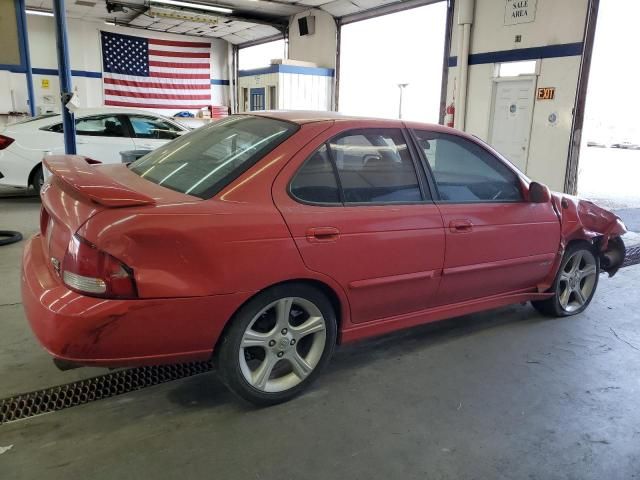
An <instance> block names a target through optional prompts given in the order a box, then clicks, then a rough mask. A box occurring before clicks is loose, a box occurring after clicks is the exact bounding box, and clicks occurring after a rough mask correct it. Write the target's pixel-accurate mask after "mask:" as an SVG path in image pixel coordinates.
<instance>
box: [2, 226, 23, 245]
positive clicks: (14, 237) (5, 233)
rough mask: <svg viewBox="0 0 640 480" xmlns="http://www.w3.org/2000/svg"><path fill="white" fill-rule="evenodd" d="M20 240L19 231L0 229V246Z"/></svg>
mask: <svg viewBox="0 0 640 480" xmlns="http://www.w3.org/2000/svg"><path fill="white" fill-rule="evenodd" d="M20 240H22V234H21V233H20V232H11V231H9V230H0V247H1V246H3V245H11V244H12V243H17V242H19V241H20Z"/></svg>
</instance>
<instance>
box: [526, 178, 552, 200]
mask: <svg viewBox="0 0 640 480" xmlns="http://www.w3.org/2000/svg"><path fill="white" fill-rule="evenodd" d="M529 201H531V202H532V203H549V202H550V201H551V191H550V190H549V187H547V186H546V185H543V184H541V183H538V182H531V183H530V184H529Z"/></svg>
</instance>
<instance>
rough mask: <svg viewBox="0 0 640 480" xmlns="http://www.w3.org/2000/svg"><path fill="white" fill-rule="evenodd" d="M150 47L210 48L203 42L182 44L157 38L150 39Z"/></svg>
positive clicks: (209, 45)
mask: <svg viewBox="0 0 640 480" xmlns="http://www.w3.org/2000/svg"><path fill="white" fill-rule="evenodd" d="M149 44H150V45H168V46H170V47H193V48H211V44H210V43H205V42H183V41H176V40H161V39H159V38H150V39H149Z"/></svg>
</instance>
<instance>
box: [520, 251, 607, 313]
mask: <svg viewBox="0 0 640 480" xmlns="http://www.w3.org/2000/svg"><path fill="white" fill-rule="evenodd" d="M599 274H600V262H599V260H598V257H597V256H596V254H595V253H594V251H593V248H592V247H591V245H589V244H587V243H578V244H573V245H570V246H569V248H567V251H566V252H565V254H564V257H563V259H562V262H561V263H560V269H559V270H558V274H557V275H556V279H555V281H554V283H553V287H552V291H553V292H554V293H555V295H554V296H553V297H551V298H548V299H546V300H541V301H535V302H531V304H532V305H533V306H534V307H535V308H536V310H538V311H539V312H541V313H543V314H544V315H548V316H552V317H567V316H569V315H576V314H578V313H580V312H583V311H584V310H585V309H586V308H587V307H588V306H589V303H591V300H592V299H593V295H594V294H595V293H596V288H597V286H598V277H599Z"/></svg>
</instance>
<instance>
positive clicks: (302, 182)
mask: <svg viewBox="0 0 640 480" xmlns="http://www.w3.org/2000/svg"><path fill="white" fill-rule="evenodd" d="M291 193H292V194H293V196H294V197H296V198H297V199H299V200H302V201H303V202H311V203H339V202H340V194H339V191H338V183H337V182H336V177H335V173H334V171H333V166H332V165H331V160H330V159H329V154H328V152H327V147H326V146H324V145H323V146H322V148H321V149H320V150H318V151H317V152H315V153H314V154H313V155H311V157H309V159H308V160H307V161H306V162H305V163H304V165H303V166H302V168H301V169H300V170H299V171H298V173H297V174H296V176H295V177H294V178H293V181H292V182H291Z"/></svg>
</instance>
